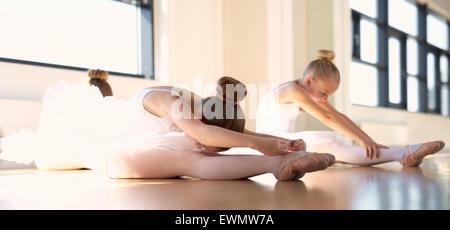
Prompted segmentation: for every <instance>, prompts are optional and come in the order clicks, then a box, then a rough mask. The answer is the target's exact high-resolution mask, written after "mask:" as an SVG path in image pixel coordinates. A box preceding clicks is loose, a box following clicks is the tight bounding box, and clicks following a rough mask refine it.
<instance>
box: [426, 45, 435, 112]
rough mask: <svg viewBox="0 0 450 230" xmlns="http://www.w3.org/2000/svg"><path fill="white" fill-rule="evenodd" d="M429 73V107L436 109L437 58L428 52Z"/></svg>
mask: <svg viewBox="0 0 450 230" xmlns="http://www.w3.org/2000/svg"><path fill="white" fill-rule="evenodd" d="M427 60H428V61H427V62H428V67H427V69H428V75H427V87H428V108H429V109H436V72H435V58H434V55H433V54H432V53H429V54H428V58H427Z"/></svg>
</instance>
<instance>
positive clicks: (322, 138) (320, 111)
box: [257, 50, 445, 167]
mask: <svg viewBox="0 0 450 230" xmlns="http://www.w3.org/2000/svg"><path fill="white" fill-rule="evenodd" d="M334 56H335V55H334V52H332V51H327V50H320V51H319V54H318V59H316V60H314V61H312V62H311V63H310V64H309V65H308V66H307V68H306V70H305V71H304V74H303V78H301V79H298V80H294V81H290V82H285V83H283V84H280V85H279V86H278V87H276V88H274V89H273V90H272V91H271V92H270V93H269V94H267V95H266V96H265V97H264V99H263V100H262V102H261V103H260V106H259V108H258V115H257V131H258V132H261V133H268V134H272V135H277V136H283V137H286V138H301V139H303V141H305V142H306V146H307V150H308V151H313V152H315V151H318V152H329V153H332V154H333V155H334V156H335V157H336V162H340V163H348V164H355V165H365V166H369V165H374V164H380V163H386V162H391V161H398V162H400V163H401V164H402V165H403V166H404V167H413V166H419V165H420V164H421V162H422V160H423V158H424V157H426V156H427V155H430V154H433V153H436V152H438V151H439V150H441V149H442V148H443V147H444V145H445V144H444V142H442V141H433V142H427V143H423V144H414V145H407V146H396V147H390V148H389V147H387V146H384V145H381V144H378V143H377V142H375V141H374V140H373V139H372V138H371V137H369V135H367V134H366V133H365V132H364V131H363V130H361V129H360V128H359V127H358V126H357V125H356V124H355V123H354V122H352V121H351V120H350V119H349V118H348V117H347V116H345V115H344V114H342V113H340V112H338V111H337V110H336V109H335V108H334V107H333V106H332V105H331V104H330V103H329V102H328V101H327V99H328V96H330V95H332V94H333V93H334V92H336V90H337V89H338V87H339V83H340V73H339V70H338V69H337V67H336V66H335V65H334V63H333V62H332V60H333V59H334ZM305 113H308V114H310V115H312V116H313V117H315V118H317V119H318V120H320V121H321V122H322V123H323V124H325V125H327V126H328V127H330V128H331V129H333V130H335V131H337V132H339V133H341V134H344V135H345V136H347V137H349V138H351V139H352V140H354V141H356V142H357V143H358V144H359V145H360V146H352V145H347V144H345V143H344V141H342V140H339V138H338V135H337V133H335V132H314V131H309V132H297V133H296V132H295V130H294V128H295V127H294V125H295V119H296V118H297V116H298V115H299V114H305Z"/></svg>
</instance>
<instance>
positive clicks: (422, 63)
mask: <svg viewBox="0 0 450 230" xmlns="http://www.w3.org/2000/svg"><path fill="white" fill-rule="evenodd" d="M409 2H412V3H413V4H414V5H415V6H416V7H417V10H418V18H417V20H418V27H419V28H418V35H417V36H413V35H410V34H407V33H405V32H403V31H401V30H399V29H396V28H394V27H392V26H390V25H389V21H388V20H389V18H388V13H389V11H388V10H389V9H388V7H389V6H388V0H378V3H377V8H378V9H377V12H378V15H377V17H376V18H372V17H369V16H367V15H365V14H363V13H361V12H358V11H356V10H353V9H351V21H352V40H353V44H352V61H353V62H358V63H361V64H365V65H370V66H373V67H375V68H377V70H378V89H377V90H378V107H386V108H394V109H400V110H406V111H408V110H407V107H408V104H407V100H408V98H407V95H408V87H407V80H408V77H414V78H417V79H418V81H419V89H418V90H419V110H418V111H417V112H422V113H431V114H439V115H442V111H441V109H442V108H441V87H442V86H445V85H446V86H447V88H448V89H450V77H449V80H448V81H447V83H445V82H442V81H441V76H440V75H441V68H440V57H441V56H442V55H445V56H447V60H449V61H448V65H449V67H450V22H449V20H448V19H446V22H447V27H448V28H449V29H448V33H449V35H448V36H449V45H448V50H443V49H441V48H439V47H436V46H434V45H432V44H430V43H428V42H427V16H428V15H429V14H435V15H438V16H439V14H437V13H436V12H434V11H432V10H431V9H429V8H428V7H427V5H426V4H421V3H418V2H416V1H411V0H409ZM439 17H442V16H439ZM361 19H366V20H369V21H371V22H373V23H375V24H376V25H377V28H378V38H377V44H378V48H379V52H378V61H377V63H376V64H373V63H370V62H366V61H364V60H362V59H361V55H360V54H361V44H360V40H359V39H360V37H361V34H360V31H361V28H360V22H361ZM390 38H395V39H398V41H399V42H400V69H401V76H400V81H401V85H400V86H401V87H400V89H401V92H400V95H401V97H400V103H398V104H395V103H391V102H390V101H389V39H390ZM408 39H412V40H414V41H416V42H417V44H418V63H417V64H418V65H419V66H418V74H417V75H413V74H409V73H408V66H407V61H408V60H407V41H408ZM428 53H432V54H433V55H434V57H435V60H436V61H435V66H434V68H435V70H436V71H435V76H430V77H434V79H435V95H434V96H435V97H436V108H435V109H429V108H428V86H427V77H429V76H427V75H428V62H427V55H428ZM449 72H450V71H449ZM447 74H449V73H447ZM449 95H450V94H449ZM448 101H449V105H448V107H450V96H449V100H448ZM449 112H450V111H449ZM449 114H450V113H449ZM442 116H443V115H442ZM449 116H450V115H449Z"/></svg>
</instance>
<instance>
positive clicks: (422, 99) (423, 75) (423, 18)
mask: <svg viewBox="0 0 450 230" xmlns="http://www.w3.org/2000/svg"><path fill="white" fill-rule="evenodd" d="M417 7H418V9H419V17H418V20H419V38H420V42H419V57H418V58H419V76H420V78H419V111H420V112H427V111H428V88H427V72H428V69H427V64H428V63H427V53H428V50H427V44H426V43H425V42H426V41H427V8H426V5H422V4H418V5H417Z"/></svg>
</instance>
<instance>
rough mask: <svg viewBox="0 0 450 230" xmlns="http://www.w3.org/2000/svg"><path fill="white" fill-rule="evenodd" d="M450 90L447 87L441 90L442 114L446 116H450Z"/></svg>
mask: <svg viewBox="0 0 450 230" xmlns="http://www.w3.org/2000/svg"><path fill="white" fill-rule="evenodd" d="M448 93H449V92H448V88H447V87H446V86H442V88H441V113H442V115H444V116H449V114H450V111H449V105H448Z"/></svg>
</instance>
